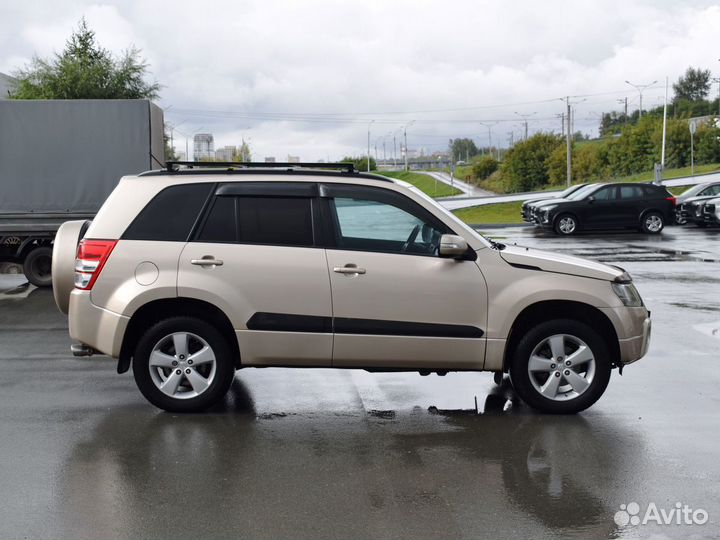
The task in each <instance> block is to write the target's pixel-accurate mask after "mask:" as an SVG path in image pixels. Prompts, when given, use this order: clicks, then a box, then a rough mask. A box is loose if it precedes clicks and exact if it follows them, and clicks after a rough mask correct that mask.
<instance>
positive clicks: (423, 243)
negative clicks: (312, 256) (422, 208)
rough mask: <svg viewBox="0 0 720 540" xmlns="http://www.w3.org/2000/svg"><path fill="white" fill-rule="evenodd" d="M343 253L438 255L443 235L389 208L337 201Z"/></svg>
mask: <svg viewBox="0 0 720 540" xmlns="http://www.w3.org/2000/svg"><path fill="white" fill-rule="evenodd" d="M333 203H334V208H335V214H336V216H337V227H338V231H337V238H336V240H337V246H338V247H339V248H340V249H350V250H362V251H380V252H389V253H410V254H415V255H435V254H436V253H437V249H438V246H439V242H440V236H441V235H442V234H443V231H442V230H441V229H440V227H438V226H433V225H431V224H430V223H427V222H426V221H425V220H423V219H422V218H420V217H418V216H416V215H414V214H411V213H410V212H408V211H406V210H404V209H402V208H400V207H398V206H395V205H393V204H390V203H388V202H380V201H376V200H371V199H365V198H362V197H359V198H356V197H335V199H334V200H333Z"/></svg>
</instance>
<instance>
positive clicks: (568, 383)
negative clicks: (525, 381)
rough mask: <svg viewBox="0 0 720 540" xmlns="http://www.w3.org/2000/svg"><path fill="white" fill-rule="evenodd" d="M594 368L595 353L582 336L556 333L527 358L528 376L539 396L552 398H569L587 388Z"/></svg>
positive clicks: (592, 377) (554, 399)
mask: <svg viewBox="0 0 720 540" xmlns="http://www.w3.org/2000/svg"><path fill="white" fill-rule="evenodd" d="M595 367H596V364H595V356H594V354H593V352H592V350H591V349H590V347H589V346H588V345H587V344H586V343H585V342H584V341H583V340H582V339H580V338H578V337H576V336H572V335H569V334H555V335H552V336H550V337H548V338H545V339H543V340H542V341H541V342H540V343H538V344H537V345H536V346H535V348H534V349H533V351H532V353H531V355H530V360H529V361H528V375H529V377H530V383H531V384H532V385H533V387H534V388H535V390H536V391H537V392H538V393H539V394H540V395H541V396H543V397H545V398H547V399H550V400H552V401H568V400H571V399H575V398H577V397H578V396H580V395H582V394H583V393H584V392H585V391H586V390H587V389H588V388H589V387H590V385H591V384H592V382H593V379H594V377H595Z"/></svg>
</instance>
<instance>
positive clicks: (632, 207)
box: [615, 184, 665, 227]
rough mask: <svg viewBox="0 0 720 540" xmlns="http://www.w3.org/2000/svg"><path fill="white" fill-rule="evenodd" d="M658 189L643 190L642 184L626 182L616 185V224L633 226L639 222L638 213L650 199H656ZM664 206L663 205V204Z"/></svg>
mask: <svg viewBox="0 0 720 540" xmlns="http://www.w3.org/2000/svg"><path fill="white" fill-rule="evenodd" d="M659 192H660V190H652V191H650V192H648V193H646V192H645V189H644V186H639V185H633V184H628V185H626V186H618V194H619V197H618V200H617V204H616V207H615V215H616V219H617V224H618V226H623V227H633V226H637V225H638V224H639V223H640V214H641V213H642V212H643V210H644V209H645V208H646V207H647V204H648V202H650V201H651V200H652V199H658V198H659V197H658V194H659ZM663 206H665V205H663Z"/></svg>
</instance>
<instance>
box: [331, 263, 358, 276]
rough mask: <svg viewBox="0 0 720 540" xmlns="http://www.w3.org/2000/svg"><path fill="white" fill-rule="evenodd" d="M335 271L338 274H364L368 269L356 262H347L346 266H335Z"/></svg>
mask: <svg viewBox="0 0 720 540" xmlns="http://www.w3.org/2000/svg"><path fill="white" fill-rule="evenodd" d="M333 272H335V273H337V274H349V275H354V274H364V273H365V272H366V270H365V269H364V268H358V267H357V265H356V264H346V265H345V266H336V267H335V268H333Z"/></svg>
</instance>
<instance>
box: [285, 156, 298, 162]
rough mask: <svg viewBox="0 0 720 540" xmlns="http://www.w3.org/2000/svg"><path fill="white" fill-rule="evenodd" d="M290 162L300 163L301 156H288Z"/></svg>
mask: <svg viewBox="0 0 720 540" xmlns="http://www.w3.org/2000/svg"><path fill="white" fill-rule="evenodd" d="M287 162H288V163H300V156H290V155H289V156H288V160H287Z"/></svg>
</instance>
